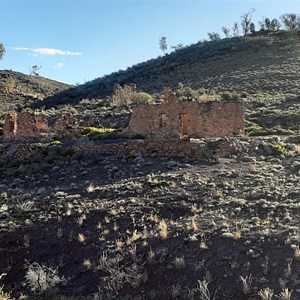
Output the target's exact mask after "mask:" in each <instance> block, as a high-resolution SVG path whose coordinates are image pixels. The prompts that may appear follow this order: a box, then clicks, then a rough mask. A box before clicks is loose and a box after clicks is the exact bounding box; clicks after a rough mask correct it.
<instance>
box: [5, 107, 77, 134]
mask: <svg viewBox="0 0 300 300" xmlns="http://www.w3.org/2000/svg"><path fill="white" fill-rule="evenodd" d="M52 123H53V124H51V125H50V126H49V122H48V118H47V117H46V116H45V115H42V114H35V113H31V112H19V113H16V112H14V113H11V114H5V115H4V125H3V139H4V140H28V139H35V138H39V136H40V133H42V132H44V133H56V134H57V135H59V136H60V137H66V136H71V135H73V134H75V132H76V130H77V128H78V122H77V119H76V118H75V117H74V116H73V115H71V114H63V115H59V116H57V117H55V119H54V120H53V122H52Z"/></svg>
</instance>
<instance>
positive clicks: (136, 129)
mask: <svg viewBox="0 0 300 300" xmlns="http://www.w3.org/2000/svg"><path fill="white" fill-rule="evenodd" d="M125 132H126V133H127V134H131V135H136V134H141V135H143V136H144V137H146V138H155V139H179V138H182V137H190V138H205V137H224V136H234V135H243V134H244V106H243V104H242V103H238V102H231V103H230V102H219V101H213V102H197V101H194V102H177V101H176V99H174V98H171V99H169V100H168V101H165V102H164V103H162V104H158V105H140V106H137V107H135V108H134V110H133V113H132V116H131V120H130V123H129V126H128V128H127V129H126V130H125Z"/></svg>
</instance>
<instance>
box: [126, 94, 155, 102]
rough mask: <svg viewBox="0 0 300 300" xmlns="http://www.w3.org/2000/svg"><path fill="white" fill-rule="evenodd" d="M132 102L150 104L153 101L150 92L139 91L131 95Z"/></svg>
mask: <svg viewBox="0 0 300 300" xmlns="http://www.w3.org/2000/svg"><path fill="white" fill-rule="evenodd" d="M131 101H132V104H134V105H139V104H150V103H152V102H153V98H152V96H151V95H150V94H148V93H144V92H140V93H136V94H134V95H133V96H132V99H131Z"/></svg>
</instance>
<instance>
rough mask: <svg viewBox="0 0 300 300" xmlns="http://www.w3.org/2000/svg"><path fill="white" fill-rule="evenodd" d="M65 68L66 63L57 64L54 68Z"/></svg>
mask: <svg viewBox="0 0 300 300" xmlns="http://www.w3.org/2000/svg"><path fill="white" fill-rule="evenodd" d="M63 66H64V63H63V62H59V63H57V64H56V65H55V66H54V68H55V69H61V68H62V67H63Z"/></svg>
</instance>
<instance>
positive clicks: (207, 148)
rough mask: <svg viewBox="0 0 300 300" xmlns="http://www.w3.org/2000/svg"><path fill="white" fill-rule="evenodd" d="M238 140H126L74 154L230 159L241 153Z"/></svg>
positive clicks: (79, 149) (82, 148)
mask: <svg viewBox="0 0 300 300" xmlns="http://www.w3.org/2000/svg"><path fill="white" fill-rule="evenodd" d="M241 147H242V144H241V143H240V141H239V140H238V139H234V138H232V139H230V138H221V139H210V140H200V139H186V140H185V139H182V140H149V139H148V140H128V141H126V142H122V143H114V144H112V143H108V144H105V143H103V144H98V145H93V146H90V145H89V146H86V145H75V146H73V150H74V152H76V153H78V152H79V153H104V154H112V155H120V156H122V155H142V156H171V157H202V158H209V159H210V158H218V157H230V156H231V155H233V154H237V153H238V152H240V151H241Z"/></svg>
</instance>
